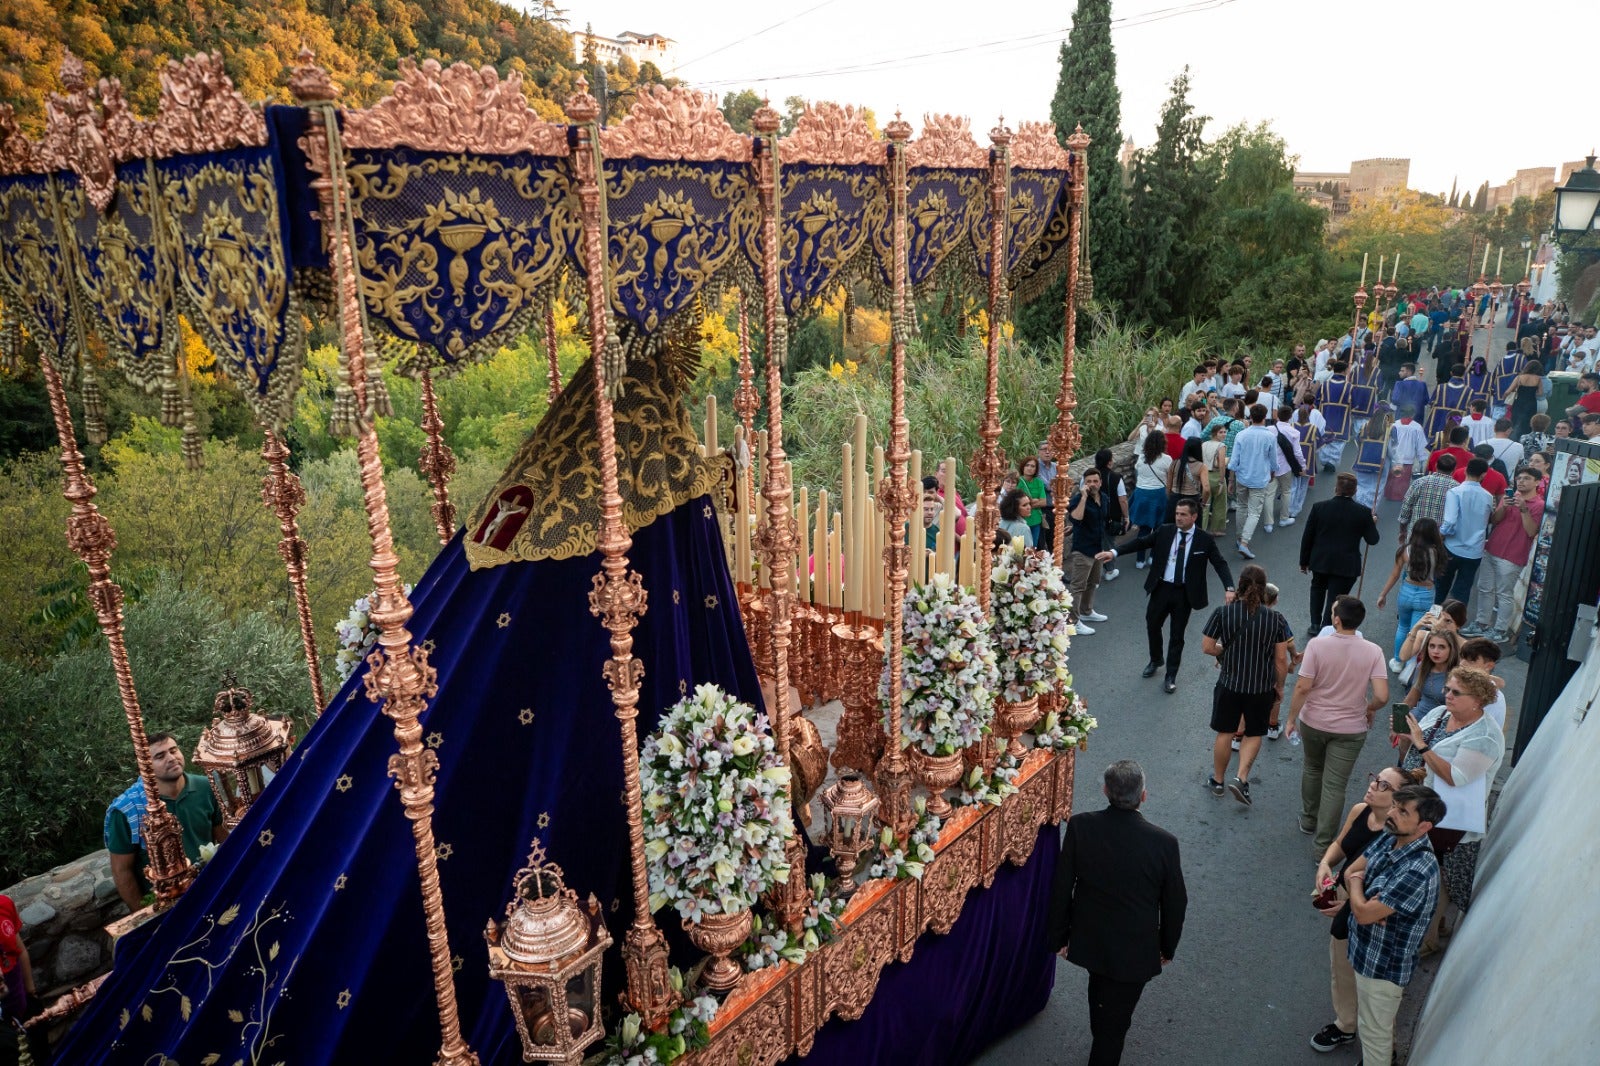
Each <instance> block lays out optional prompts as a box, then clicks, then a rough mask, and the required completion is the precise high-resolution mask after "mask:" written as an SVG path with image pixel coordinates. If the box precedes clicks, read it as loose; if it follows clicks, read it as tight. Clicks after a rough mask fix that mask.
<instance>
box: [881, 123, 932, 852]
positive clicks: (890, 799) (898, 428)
mask: <svg viewBox="0 0 1600 1066" xmlns="http://www.w3.org/2000/svg"><path fill="white" fill-rule="evenodd" d="M884 133H886V134H887V135H888V137H889V141H890V144H889V155H888V159H889V187H890V191H889V199H890V204H889V212H890V216H889V218H890V225H891V226H892V227H893V235H892V248H893V254H894V266H893V267H892V268H891V271H890V273H891V275H892V282H893V295H892V300H893V303H892V307H891V309H890V323H889V337H890V340H889V352H890V355H889V358H890V386H889V390H890V391H889V452H888V455H887V456H886V457H885V458H887V459H888V461H889V474H888V477H887V478H886V479H885V481H884V483H883V484H881V485H879V486H878V499H879V500H880V501H882V503H883V507H884V512H885V514H886V515H887V516H888V519H889V543H888V545H887V546H885V547H884V549H883V561H884V565H885V566H887V567H888V568H889V591H888V594H887V602H886V603H885V604H884V612H883V614H884V618H883V636H884V641H883V656H884V662H885V663H886V664H887V665H888V668H889V701H888V706H887V707H885V708H884V718H885V721H884V728H885V729H886V730H887V732H888V743H887V744H886V746H885V754H884V758H883V761H882V762H881V763H879V764H878V774H877V780H876V782H875V784H876V785H877V790H878V799H879V801H880V803H881V807H880V814H879V817H880V819H881V820H882V821H883V822H884V823H885V824H887V825H890V826H893V827H894V831H895V834H896V835H897V836H899V837H900V838H901V839H902V840H903V839H905V837H906V834H907V832H908V831H909V828H910V824H911V816H912V811H911V767H910V764H909V763H908V762H907V760H906V754H905V740H904V739H903V738H902V736H901V733H900V723H901V719H902V717H903V714H904V710H903V708H904V702H903V701H904V699H905V684H904V674H903V670H904V666H905V631H904V630H905V626H904V619H905V600H906V571H907V569H908V565H909V562H910V553H909V552H908V551H907V549H906V519H907V515H908V511H909V508H910V505H911V489H910V486H908V485H907V484H906V462H907V460H909V459H910V457H911V442H910V430H911V423H910V421H909V420H908V419H907V418H906V338H907V337H908V336H909V334H910V330H909V328H908V324H907V321H906V316H907V314H908V313H910V300H909V299H908V297H907V293H906V288H907V285H908V282H907V274H908V270H909V268H908V266H907V256H908V254H909V253H908V249H907V242H906V142H907V141H909V140H910V139H911V124H910V123H909V122H905V121H902V120H901V118H900V116H899V114H898V113H896V115H895V118H894V121H893V122H891V123H889V124H888V125H887V126H885V127H884ZM916 491H917V498H918V499H919V500H920V499H921V493H922V486H920V485H918V486H917V488H916Z"/></svg>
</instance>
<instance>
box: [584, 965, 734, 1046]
mask: <svg viewBox="0 0 1600 1066" xmlns="http://www.w3.org/2000/svg"><path fill="white" fill-rule="evenodd" d="M667 978H668V979H669V980H670V981H671V982H672V987H673V988H674V989H676V990H677V991H679V992H682V991H683V974H682V973H681V972H679V970H678V968H677V967H676V966H673V967H669V968H668V970H667ZM719 1006H720V1004H718V1002H717V1000H716V997H714V996H698V997H696V998H694V999H691V1000H686V1001H684V1002H683V1003H682V1004H680V1005H679V1006H678V1007H677V1008H676V1009H675V1010H674V1011H673V1012H672V1013H671V1014H670V1015H668V1016H667V1024H666V1025H664V1026H662V1028H660V1029H658V1030H654V1031H652V1030H650V1029H646V1028H645V1026H644V1020H643V1019H642V1018H640V1017H639V1015H637V1014H628V1015H624V1016H623V1019H622V1024H621V1025H619V1026H618V1027H617V1031H616V1032H615V1033H613V1034H612V1035H611V1037H610V1038H609V1039H607V1041H606V1050H607V1051H609V1052H610V1054H608V1055H607V1056H606V1058H605V1066H656V1064H664V1063H669V1062H675V1061H676V1060H678V1059H681V1058H682V1057H683V1056H685V1055H687V1054H688V1053H689V1052H691V1051H698V1050H699V1049H700V1048H703V1047H709V1046H710V1044H711V1022H712V1020H713V1019H714V1018H716V1016H717V1009H718V1007H719Z"/></svg>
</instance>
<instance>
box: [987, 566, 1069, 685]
mask: <svg viewBox="0 0 1600 1066" xmlns="http://www.w3.org/2000/svg"><path fill="white" fill-rule="evenodd" d="M989 582H990V596H989V607H990V610H991V612H992V613H993V615H994V643H995V647H996V651H997V652H998V654H999V660H1000V696H1001V698H1002V699H1005V700H1006V701H1008V702H1010V703H1021V702H1023V701H1024V700H1029V699H1032V698H1033V697H1035V696H1043V695H1044V694H1045V693H1047V692H1050V691H1052V690H1053V689H1055V688H1056V686H1057V685H1060V684H1063V683H1065V681H1066V679H1067V677H1068V674H1067V647H1068V645H1069V644H1070V640H1069V639H1068V638H1069V637H1070V635H1071V633H1072V620H1071V615H1070V614H1069V611H1070V609H1071V607H1072V593H1070V592H1069V591H1067V586H1066V582H1065V581H1063V580H1062V577H1061V568H1060V567H1059V566H1057V565H1055V563H1054V562H1052V561H1051V559H1050V556H1049V554H1048V553H1046V552H1042V551H1030V550H1029V549H1027V548H1025V547H1023V545H1022V538H1021V537H1017V538H1014V539H1013V540H1012V541H1011V544H1010V545H1009V546H1007V547H1005V548H1002V549H1001V550H1000V552H999V553H998V554H997V555H996V556H995V561H994V569H993V570H991V571H990V578H989Z"/></svg>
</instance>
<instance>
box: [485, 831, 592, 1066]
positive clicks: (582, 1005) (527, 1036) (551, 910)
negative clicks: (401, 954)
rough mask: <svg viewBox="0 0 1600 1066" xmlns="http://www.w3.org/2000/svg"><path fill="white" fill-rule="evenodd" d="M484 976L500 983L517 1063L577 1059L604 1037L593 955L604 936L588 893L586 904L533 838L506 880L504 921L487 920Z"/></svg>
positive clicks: (559, 868) (571, 1060)
mask: <svg viewBox="0 0 1600 1066" xmlns="http://www.w3.org/2000/svg"><path fill="white" fill-rule="evenodd" d="M483 937H484V939H485V940H486V941H488V943H489V976H490V977H492V978H494V979H495V980H496V981H501V982H504V984H505V986H506V999H507V1000H509V1001H510V1003H511V1014H512V1017H513V1018H515V1019H516V1023H517V1035H518V1036H520V1037H521V1038H522V1060H523V1061H524V1062H573V1063H575V1062H578V1061H580V1060H581V1059H582V1057H583V1050H584V1049H585V1048H587V1047H588V1046H589V1045H591V1044H593V1043H594V1042H595V1041H597V1040H599V1039H600V1038H601V1037H603V1036H604V1035H605V1026H604V1025H603V1024H602V1022H601V1019H600V964H601V956H602V955H603V954H604V953H605V950H606V948H608V947H610V946H611V934H610V933H608V932H607V931H606V927H605V923H604V922H603V921H602V920H601V917H600V902H599V901H598V900H597V899H595V897H594V895H593V894H592V893H591V894H590V896H589V902H588V905H587V907H585V906H580V905H579V903H578V894H577V893H576V892H574V891H573V890H572V889H570V888H568V887H567V886H566V883H565V882H564V881H563V880H562V874H561V867H559V866H557V865H555V864H554V863H551V862H547V861H546V859H545V852H544V846H543V845H542V844H540V843H539V842H537V841H535V842H534V845H533V851H532V852H531V853H530V854H529V855H528V865H526V866H524V867H523V868H522V869H521V870H519V871H518V872H517V876H516V880H514V881H513V882H512V898H511V902H509V903H507V904H506V922H505V925H504V926H500V925H497V924H496V923H495V921H494V920H493V919H490V920H489V925H488V928H487V929H485V930H484V933H483Z"/></svg>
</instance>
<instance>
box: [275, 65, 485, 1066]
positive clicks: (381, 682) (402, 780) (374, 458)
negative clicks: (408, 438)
mask: <svg viewBox="0 0 1600 1066" xmlns="http://www.w3.org/2000/svg"><path fill="white" fill-rule="evenodd" d="M312 58H313V57H312V56H311V55H310V53H309V52H305V51H303V52H301V55H300V59H301V64H300V66H298V67H296V68H295V71H294V73H293V74H292V75H291V76H290V79H289V88H290V90H291V91H292V92H293V93H294V96H295V99H296V100H297V101H298V102H299V103H301V104H302V105H305V106H307V107H309V108H310V109H311V117H312V126H311V129H310V131H309V132H308V133H307V134H306V136H305V137H303V138H302V139H301V143H302V144H303V146H304V147H305V150H306V155H307V158H308V159H309V161H310V164H311V169H312V170H313V172H315V174H316V175H317V176H316V178H315V179H313V181H312V187H313V188H315V189H316V191H317V200H318V203H319V205H320V209H321V215H322V224H323V232H324V234H325V237H326V239H327V241H328V245H329V247H328V251H329V255H330V259H331V262H332V266H333V279H334V286H335V291H336V293H337V295H338V306H339V332H340V343H341V345H342V347H343V349H344V351H345V354H346V357H347V359H348V366H349V385H350V388H351V389H352V390H353V391H354V393H355V410H356V412H357V424H356V428H357V437H356V455H357V457H358V461H359V463H360V470H361V488H362V491H363V493H364V495H365V503H366V511H367V532H368V534H369V535H370V536H371V538H372V560H371V564H370V565H371V567H372V574H373V586H374V588H373V593H372V609H371V611H370V612H368V617H370V618H371V619H372V621H373V622H375V623H376V624H377V626H378V629H379V636H378V647H377V648H376V649H374V650H373V652H372V654H371V655H369V656H368V657H367V666H368V673H367V697H368V699H370V700H372V701H373V702H374V703H377V704H378V705H379V706H381V707H382V709H383V713H384V714H386V715H388V716H389V717H390V718H391V719H393V720H394V735H395V740H396V741H397V742H398V743H399V746H400V750H399V752H398V753H396V754H395V755H392V756H390V757H389V775H390V776H391V777H393V778H394V779H395V787H397V788H398V789H399V790H400V801H401V803H402V804H403V805H404V807H405V814H406V818H408V819H409V820H410V821H411V834H412V838H413V840H414V842H415V845H416V855H417V874H418V878H419V880H420V881H421V887H422V909H423V913H424V915H425V919H426V922H427V929H428V956H429V962H430V964H431V965H432V968H433V989H434V995H435V997H436V999H437V1001H438V1008H439V1030H440V1047H439V1057H438V1059H437V1060H436V1061H437V1062H438V1063H440V1064H442V1066H469V1064H470V1066H477V1063H478V1056H477V1055H476V1054H474V1053H473V1051H472V1049H471V1048H470V1047H468V1046H467V1043H466V1041H465V1039H463V1038H462V1035H461V1020H460V1015H459V1012H458V1010H457V1007H456V989H455V981H454V970H453V969H452V966H451V960H450V940H449V934H448V932H447V931H446V928H445V916H444V895H443V893H442V892H441V890H440V888H439V860H438V855H437V847H436V845H435V843H434V838H433V780H434V775H435V774H436V773H437V772H438V768H439V758H438V756H437V755H436V754H434V751H433V749H431V748H427V747H424V746H423V743H422V725H421V722H420V720H419V719H420V717H421V715H422V712H423V711H425V710H426V709H427V703H428V700H429V699H431V698H432V697H433V696H434V695H435V694H436V693H437V692H438V682H437V679H436V676H435V673H434V669H433V667H431V666H429V665H428V653H427V651H426V649H423V648H420V647H412V644H411V633H410V631H409V630H407V629H406V622H407V621H408V620H409V619H410V618H411V601H410V600H408V599H407V598H406V593H405V587H404V586H403V585H402V584H401V582H400V574H399V562H400V560H399V559H398V557H397V556H396V555H395V552H394V536H393V534H392V532H391V530H390V526H389V504H388V498H387V494H386V492H385V489H384V485H383V459H382V457H381V456H380V454H379V451H378V434H377V431H376V430H375V429H374V427H373V419H372V418H371V417H370V416H369V415H368V413H367V399H368V397H367V390H368V386H369V384H370V382H369V381H368V378H367V372H368V367H367V365H366V351H365V338H364V336H363V331H362V323H361V303H360V299H361V298H360V295H359V293H358V292H357V289H356V273H355V271H356V267H355V259H354V254H353V253H354V244H353V241H352V238H351V232H350V219H349V185H348V182H347V179H346V178H345V175H344V149H343V146H342V145H341V144H340V140H339V124H338V121H337V119H336V117H335V113H334V106H333V102H334V100H335V99H336V98H337V97H338V89H337V88H335V86H334V84H333V82H332V80H331V79H330V78H329V77H328V74H327V72H326V71H325V70H322V69H321V68H320V67H317V66H315V65H314V63H313V62H312Z"/></svg>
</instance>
